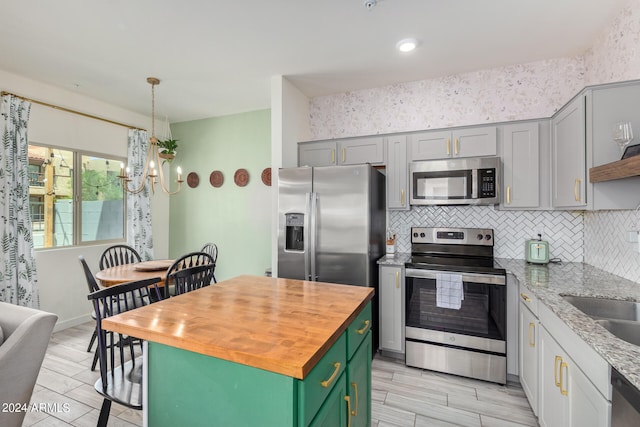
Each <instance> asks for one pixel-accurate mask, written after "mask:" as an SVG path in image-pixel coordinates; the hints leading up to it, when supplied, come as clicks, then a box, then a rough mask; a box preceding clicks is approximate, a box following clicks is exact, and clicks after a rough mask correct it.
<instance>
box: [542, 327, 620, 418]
mask: <svg viewBox="0 0 640 427" xmlns="http://www.w3.org/2000/svg"><path fill="white" fill-rule="evenodd" d="M540 348H541V363H540V379H541V400H540V412H539V422H540V425H541V426H545V427H553V426H562V427H565V426H575V427H586V426H594V427H602V426H608V425H610V412H611V403H610V402H609V401H608V400H607V399H605V398H604V397H603V396H602V395H601V394H600V393H599V392H598V390H597V389H596V387H595V386H593V385H592V384H591V382H590V381H589V379H588V378H587V377H586V375H585V374H584V373H583V372H582V371H581V370H580V368H578V366H577V365H576V364H575V362H574V361H573V359H571V357H569V356H568V355H567V353H566V352H564V350H563V349H562V347H560V345H559V344H558V343H557V342H556V341H555V340H554V339H553V337H551V335H549V332H547V330H546V329H545V328H542V329H541V331H540Z"/></svg>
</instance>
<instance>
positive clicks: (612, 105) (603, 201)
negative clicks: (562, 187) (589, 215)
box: [587, 82, 640, 210]
mask: <svg viewBox="0 0 640 427" xmlns="http://www.w3.org/2000/svg"><path fill="white" fill-rule="evenodd" d="M638 112H640V82H633V83H626V84H616V85H607V86H602V87H600V86H598V87H595V88H593V89H591V91H590V96H587V147H588V151H587V167H588V168H591V167H598V166H601V165H604V164H607V163H611V162H614V161H617V160H620V158H621V157H622V153H621V152H620V148H619V147H618V145H617V144H616V143H615V142H613V125H614V124H615V123H617V122H622V121H629V122H631V126H632V128H633V130H634V133H635V135H636V137H635V139H634V140H633V141H631V144H638V143H640V115H638ZM637 160H638V158H635V159H634V158H630V159H629V161H626V162H620V163H622V164H615V168H616V169H618V170H623V169H624V165H625V164H629V163H634V161H636V162H637ZM636 164H637V163H636ZM637 174H640V169H636V173H635V174H633V173H630V174H629V177H623V178H622V179H617V180H613V181H606V182H596V183H590V184H588V187H587V188H588V191H589V193H588V194H587V198H589V196H591V198H592V200H591V201H590V205H591V204H592V206H590V208H591V209H598V210H604V209H635V208H636V206H638V204H640V192H638V188H640V177H638V176H634V175H637ZM591 202H592V203H591Z"/></svg>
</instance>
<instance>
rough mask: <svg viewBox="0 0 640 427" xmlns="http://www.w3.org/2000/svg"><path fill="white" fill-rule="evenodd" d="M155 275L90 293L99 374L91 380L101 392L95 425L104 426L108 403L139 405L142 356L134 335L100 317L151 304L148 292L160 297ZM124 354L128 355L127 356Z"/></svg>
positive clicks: (135, 407)
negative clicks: (107, 327) (114, 329)
mask: <svg viewBox="0 0 640 427" xmlns="http://www.w3.org/2000/svg"><path fill="white" fill-rule="evenodd" d="M161 280H162V279H161V278H160V277H155V278H151V279H144V280H139V281H135V282H128V283H122V284H120V285H117V286H111V287H109V288H105V289H101V290H99V291H96V292H92V293H90V294H89V295H88V296H87V298H88V299H89V300H90V301H92V302H93V306H94V310H95V312H96V325H97V330H98V332H97V333H98V354H99V361H100V378H99V379H98V381H96V383H95V389H96V391H97V392H98V393H99V394H100V395H102V396H103V401H102V408H101V409H100V416H99V418H98V424H97V425H98V427H106V425H107V422H108V420H109V412H110V411H111V403H112V402H116V403H119V404H121V405H124V406H127V407H129V408H133V409H142V368H143V358H142V356H138V357H136V354H135V349H134V339H132V338H130V337H127V336H123V335H122V334H119V333H116V332H111V331H105V330H104V329H102V320H104V319H106V318H108V317H110V316H112V315H114V314H116V313H124V312H126V311H129V310H133V309H135V308H139V307H142V306H145V305H148V304H151V301H152V298H151V295H152V294H154V295H155V298H156V300H160V299H161V298H160V290H159V288H158V283H159V282H160V281H161ZM127 356H128V357H127Z"/></svg>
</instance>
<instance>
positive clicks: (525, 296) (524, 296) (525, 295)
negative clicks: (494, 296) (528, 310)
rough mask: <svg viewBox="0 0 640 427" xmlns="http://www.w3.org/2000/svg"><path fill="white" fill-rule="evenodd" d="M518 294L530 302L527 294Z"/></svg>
mask: <svg viewBox="0 0 640 427" xmlns="http://www.w3.org/2000/svg"><path fill="white" fill-rule="evenodd" d="M520 296H521V297H522V299H523V300H525V301H526V302H531V298H529V297H528V296H527V294H524V293H521V294H520Z"/></svg>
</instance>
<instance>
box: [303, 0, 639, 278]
mask: <svg viewBox="0 0 640 427" xmlns="http://www.w3.org/2000/svg"><path fill="white" fill-rule="evenodd" d="M636 79H640V0H631V1H630V2H629V4H628V6H627V7H626V8H624V9H623V10H622V11H621V12H620V13H619V14H618V16H616V17H615V19H613V21H612V22H611V24H610V25H609V26H607V28H605V29H604V30H603V32H602V33H601V34H600V35H598V36H597V37H596V38H595V39H594V41H593V44H592V47H591V48H590V49H588V50H587V51H586V52H584V54H583V55H580V56H576V57H571V58H556V59H549V60H545V61H537V62H532V63H528V64H521V65H514V66H509V67H500V68H494V69H488V70H480V71H474V72H469V73H464V74H457V75H451V76H445V77H441V78H437V79H430V80H423V81H417V82H409V83H402V84H396V85H391V86H385V87H380V88H373V89H368V90H361V91H354V92H347V93H342V94H337V95H330V96H323V97H317V98H314V99H312V100H311V101H310V127H311V135H312V139H314V140H320V139H331V138H342V137H350V136H363V135H374V134H385V133H394V132H407V131H415V130H425V129H437V128H446V127H452V126H464V125H474V124H486V123H494V122H502V121H511V120H524V119H532V118H543V117H550V116H552V115H553V114H554V112H556V111H557V110H558V109H559V108H560V107H562V106H563V105H564V104H565V103H566V102H567V101H569V100H570V99H571V98H572V97H573V96H574V95H575V94H576V93H578V92H579V91H580V90H582V89H583V88H584V87H585V86H590V85H596V84H602V83H610V82H616V81H626V80H636ZM639 132H640V130H639ZM389 225H390V227H391V228H392V229H394V232H396V233H397V234H398V238H399V241H398V250H399V251H410V237H409V230H410V227H411V226H418V225H419V226H442V225H445V226H446V225H451V226H460V227H491V228H494V230H495V240H496V247H495V248H494V249H495V255H496V256H499V257H508V258H523V257H524V241H525V240H526V239H528V238H531V237H534V236H535V235H536V234H537V232H538V231H539V229H540V228H542V229H543V230H545V231H544V235H545V239H547V240H549V243H550V248H551V255H552V256H554V257H559V258H562V259H563V260H570V261H585V262H587V263H589V264H592V265H594V266H596V267H599V268H602V269H604V270H607V271H610V272H612V273H614V274H618V275H620V276H623V277H626V278H628V279H631V280H635V281H640V254H639V253H638V252H636V250H635V247H634V245H633V244H631V243H629V242H627V241H626V232H627V230H628V229H636V230H637V229H638V228H640V223H639V221H638V219H637V214H636V212H634V211H602V212H561V211H559V212H553V211H506V212H504V211H503V212H501V211H497V210H495V209H493V208H489V207H459V208H449V207H436V208H422V209H420V208H412V209H411V210H410V211H408V212H404V211H402V212H397V211H390V212H389ZM634 227H635V228H634Z"/></svg>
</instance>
